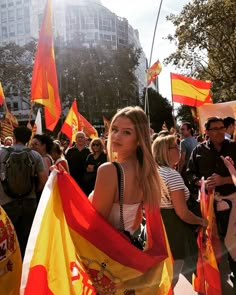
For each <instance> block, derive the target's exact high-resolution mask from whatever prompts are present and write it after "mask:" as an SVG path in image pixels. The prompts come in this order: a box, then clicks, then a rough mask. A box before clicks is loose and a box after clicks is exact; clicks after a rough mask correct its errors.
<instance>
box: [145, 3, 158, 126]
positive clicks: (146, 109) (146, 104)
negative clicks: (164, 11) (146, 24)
mask: <svg viewBox="0 0 236 295" xmlns="http://www.w3.org/2000/svg"><path fill="white" fill-rule="evenodd" d="M162 2H163V0H161V1H160V4H159V9H158V12H157V18H156V23H155V28H154V32H153V38H152V46H151V52H150V57H149V63H148V68H150V66H151V62H152V53H153V47H154V42H155V38H156V30H157V24H158V21H159V17H160V12H161V7H162ZM144 111H145V113H146V115H147V117H148V122H149V125H150V112H149V101H148V85H146V91H145V100H144Z"/></svg>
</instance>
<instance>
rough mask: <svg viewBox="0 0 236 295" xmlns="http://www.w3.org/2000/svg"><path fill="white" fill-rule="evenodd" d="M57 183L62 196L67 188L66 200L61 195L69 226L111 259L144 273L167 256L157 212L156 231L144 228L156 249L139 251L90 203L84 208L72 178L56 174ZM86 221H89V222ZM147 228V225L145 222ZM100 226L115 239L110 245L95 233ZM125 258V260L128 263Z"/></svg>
mask: <svg viewBox="0 0 236 295" xmlns="http://www.w3.org/2000/svg"><path fill="white" fill-rule="evenodd" d="M72 183H73V185H72ZM58 184H59V189H60V194H61V196H66V195H67V192H68V191H70V199H71V202H70V203H69V202H68V200H66V199H63V198H62V204H63V210H64V213H65V217H66V220H67V223H68V225H69V227H70V228H72V229H73V230H74V231H76V232H78V233H79V234H81V235H82V236H83V237H84V238H85V239H87V240H88V241H90V242H91V243H93V244H95V245H97V248H99V249H100V250H101V251H103V252H105V253H107V254H108V255H109V256H110V257H111V258H112V259H114V260H116V261H119V262H120V263H121V264H124V265H127V263H128V264H129V266H130V267H132V268H134V269H137V270H139V271H141V272H145V271H146V270H147V269H149V268H150V267H152V266H153V265H155V264H156V263H158V262H160V261H163V260H164V259H165V258H167V256H168V254H167V249H166V244H165V241H164V237H163V236H162V233H163V232H162V231H159V229H162V224H161V223H162V221H161V217H160V214H158V215H159V218H158V216H157V214H155V216H154V215H153V217H152V218H154V217H155V218H156V219H155V221H156V226H155V229H156V233H153V232H151V231H150V230H149V229H148V231H149V232H150V234H151V235H153V236H152V239H153V244H154V245H156V243H158V245H159V246H158V249H157V247H155V249H156V251H154V250H153V249H151V250H150V251H148V252H142V251H140V250H138V249H136V248H134V247H133V246H132V245H131V244H130V243H129V242H128V241H126V239H125V238H124V237H122V235H121V234H120V233H119V232H118V231H117V232H114V228H113V227H112V226H111V225H110V224H108V223H107V222H106V221H105V220H104V219H103V218H102V216H100V215H99V214H98V213H97V212H96V211H95V209H94V208H93V206H92V204H91V206H90V210H87V208H88V204H87V197H86V196H85V194H84V193H83V192H82V190H81V189H80V188H79V187H78V186H76V185H75V182H74V180H73V179H72V178H71V177H69V175H67V176H65V175H64V176H62V175H58ZM77 194H80V195H82V197H83V198H84V200H85V202H80V203H78V202H77V198H76V195H77ZM71 212H72V213H71ZM88 220H89V221H90V223H89V224H88ZM147 220H148V217H147ZM78 221H79V222H78ZM88 226H89V228H88ZM148 227H149V228H150V225H148ZM101 228H102V229H103V232H104V235H105V236H110V237H112V240H113V238H114V239H115V241H116V242H115V243H113V244H112V247H110V245H109V244H104V242H103V239H102V237H101V236H98V235H97V234H96V233H97V232H99V231H101ZM157 229H158V230H157ZM113 241H114V240H113ZM124 250H125V251H126V252H127V253H129V252H130V253H132V255H130V257H127V256H126V257H124V256H123V255H122V253H124ZM151 255H153V256H151ZM127 259H129V260H128V262H127Z"/></svg>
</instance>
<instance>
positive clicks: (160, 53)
mask: <svg viewBox="0 0 236 295" xmlns="http://www.w3.org/2000/svg"><path fill="white" fill-rule="evenodd" d="M189 1H190V0H163V2H162V8H161V12H160V18H159V21H158V25H157V31H156V37H155V43H154V49H153V54H152V60H151V64H153V63H154V62H155V61H156V60H157V59H159V60H160V62H161V64H162V72H161V73H160V75H159V91H160V94H161V95H162V96H163V97H166V98H168V99H169V100H170V101H171V86H170V72H175V73H177V72H178V71H177V70H176V69H175V68H174V67H173V66H168V67H166V66H164V65H163V60H164V59H165V58H166V57H168V56H169V55H170V54H171V53H172V52H174V51H175V46H174V45H173V44H171V43H170V42H169V41H168V40H164V38H165V37H167V35H168V34H173V33H174V26H173V25H172V23H171V22H168V21H167V20H166V16H167V15H169V14H170V13H174V14H178V13H179V12H180V11H181V9H182V8H183V6H184V5H185V4H187V3H188V2H189ZM101 2H102V4H103V5H104V6H105V7H107V8H108V9H109V10H111V11H112V12H114V13H115V14H116V15H118V16H120V17H125V18H127V20H128V21H129V24H130V25H131V26H132V27H133V28H134V29H137V30H138V31H139V39H140V42H141V45H142V48H143V50H144V52H145V54H146V57H147V59H148V62H149V59H150V52H151V45H152V39H153V32H154V28H155V23H156V18H157V13H158V9H159V5H160V2H161V0H101Z"/></svg>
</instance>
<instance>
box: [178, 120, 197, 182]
mask: <svg viewBox="0 0 236 295" xmlns="http://www.w3.org/2000/svg"><path fill="white" fill-rule="evenodd" d="M180 133H181V135H182V140H181V141H180V153H181V156H180V161H179V173H181V175H182V177H183V179H184V181H185V182H186V177H185V172H186V168H187V165H188V161H189V158H190V155H191V153H192V150H193V149H194V148H195V147H196V146H197V144H198V142H197V140H196V139H195V138H194V137H193V128H192V126H191V124H190V123H189V122H184V123H183V124H182V126H181V128H180Z"/></svg>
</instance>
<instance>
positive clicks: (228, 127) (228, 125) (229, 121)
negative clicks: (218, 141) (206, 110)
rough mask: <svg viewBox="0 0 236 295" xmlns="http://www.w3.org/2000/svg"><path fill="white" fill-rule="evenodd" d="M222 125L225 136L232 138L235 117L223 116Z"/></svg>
mask: <svg viewBox="0 0 236 295" xmlns="http://www.w3.org/2000/svg"><path fill="white" fill-rule="evenodd" d="M224 126H225V138H226V139H229V140H230V139H233V135H234V130H235V119H234V118H232V117H225V118H224Z"/></svg>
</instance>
